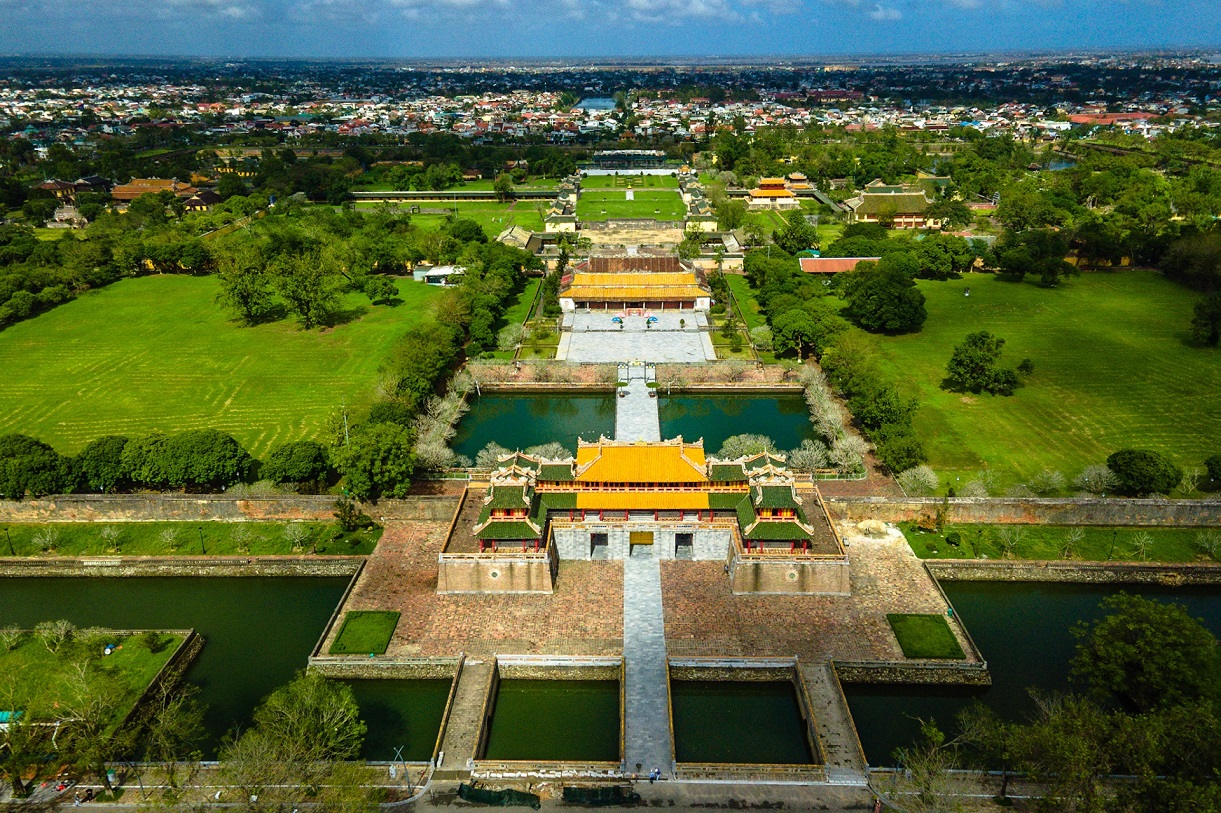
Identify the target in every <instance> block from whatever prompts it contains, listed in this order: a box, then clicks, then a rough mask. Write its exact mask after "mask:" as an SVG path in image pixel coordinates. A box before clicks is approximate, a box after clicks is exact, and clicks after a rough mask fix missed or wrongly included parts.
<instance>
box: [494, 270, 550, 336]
mask: <svg viewBox="0 0 1221 813" xmlns="http://www.w3.org/2000/svg"><path fill="white" fill-rule="evenodd" d="M542 284H543V280H542V279H541V278H539V277H531V278H530V279H528V280H526V284H525V285H524V286H523V287H522V290H521V292H520V293H519V294H518V295H517V296H515V297H514V298H513V299H512V300H510V301H509V307H507V308H506V309H505V312H504V315H503V316H502V317H500V321H501V322H502V325H501V327H503V326H504V325H520V324H522V323H523V322H525V321H526V319H527V318H528V317H529V316H530V307H531V306H532V305H533V304H534V297H535V296H536V295H537V294H538V286H540V285H542Z"/></svg>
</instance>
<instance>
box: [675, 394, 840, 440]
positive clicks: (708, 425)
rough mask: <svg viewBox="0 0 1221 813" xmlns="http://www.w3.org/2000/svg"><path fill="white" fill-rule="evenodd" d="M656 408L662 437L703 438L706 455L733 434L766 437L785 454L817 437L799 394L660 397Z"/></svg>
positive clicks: (803, 400)
mask: <svg viewBox="0 0 1221 813" xmlns="http://www.w3.org/2000/svg"><path fill="white" fill-rule="evenodd" d="M658 406H659V411H660V416H661V436H662V437H663V438H673V437H677V436H678V435H682V436H683V439H684V440H698V439H699V438H703V439H704V451H705V452H706V453H707V454H716V453H717V452H718V451H720V449H721V445H722V444H723V443H724V442H725V439H726V438H728V437H731V436H733V435H743V434H752V435H766V436H767V437H769V438H771V439H772V441H773V442H775V444H776V448H777V449H779V450H781V451H785V452H787V451H789V450H790V449H794V448H796V447H797V446H800V445H801V442H802V441H803V440H805V439H807V438H814V437H816V435H815V432H814V426H813V424H811V423H810V412H809V410H808V409H807V408H806V403H805V399H804V398H802V397H801V396H800V395H782V396H775V395H675V396H673V397H669V398H667V397H665V396H664V395H662V396H661V403H660V404H659V405H658Z"/></svg>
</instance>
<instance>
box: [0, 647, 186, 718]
mask: <svg viewBox="0 0 1221 813" xmlns="http://www.w3.org/2000/svg"><path fill="white" fill-rule="evenodd" d="M90 632H96V633H97V634H96V635H89V636H88V637H85V636H84V635H81V634H77V635H76V636H75V638H74V639H70V640H68V641H67V642H66V643H64V644H62V645H60V647H59V649H58V650H57V651H56V652H51V651H50V650H49V649H48V648H47V647H46V646H45V645H44V644H43V642H42V641H41V640H39V638H38V637H36V636H35V635H33V634H32V633H29V634H26V635H24V636H22V637H21V638H20V639H19V642H18V643H17V645H16V646H15V647H14V648H13V649H10V650H8V651H7V652H4V653H3V654H0V685H2V686H4V687H5V689H6V690H5V694H4V698H3V699H4V702H5V710H8V709H9V706H8V701H9V699H10V696H9V694H8V690H10V689H11V690H12V692H13V694H12V696H11V699H12V706H13V708H14V710H22V711H24V710H29V712H30V713H31V714H33V715H34V718H35V719H38V718H41V719H47V720H51V719H57V718H62V716H64V714H65V713H70V712H69V711H68V710H69V709H70V708H71V703H72V702H73V698H74V697H75V696H76V694H77V684H76V683H75V681H74V675H75V674H78V672H77V666H78V664H83V665H84V666H85V667H86V670H87V672H86V674H87V675H89V676H90V677H89V685H90V686H96V687H98V688H100V689H101V688H102V687H109V688H108V689H103V691H113V692H114V695H115V697H116V702H115V703H114V708H113V718H112V720H111V725H112V726H117V725H118V724H119V723H120V722H122V721H123V719H124V718H125V717H126V716H127V713H128V712H129V711H130V710H131V707H132V705H134V704H135V702H136V701H137V700H138V699H139V698H140V695H141V694H143V692H144V690H145V689H146V688H147V687H148V685H149V684H150V683H151V682H152V680H153V678H154V677H156V675H157V672H158V671H160V669H161V667H162V666H164V665H165V662H166V661H168V660H169V659H170V656H172V655H173V654H174V652H175V651H176V650H177V649H178V647H179V646H180V645H181V644H182V640H183V639H182V636H180V635H169V634H165V633H163V634H160V635H158V636H157V640H156V641H155V642H154V643H153V645H152V648H151V649H150V648H149V641H148V640H146V639H145V638H144V637H143V636H142V635H128V634H126V633H122V632H113V631H110V632H103V631H101V630H97V631H90ZM106 644H117V645H118V648H117V649H115V650H114V651H113V652H111V654H109V655H103V654H102V649H103V647H104V646H105V645H106Z"/></svg>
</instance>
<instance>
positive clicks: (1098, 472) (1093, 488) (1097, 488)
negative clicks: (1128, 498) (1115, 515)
mask: <svg viewBox="0 0 1221 813" xmlns="http://www.w3.org/2000/svg"><path fill="white" fill-rule="evenodd" d="M1118 485H1119V481H1118V480H1116V479H1115V475H1114V474H1113V473H1112V472H1111V470H1110V469H1108V468H1107V467H1106V466H1102V465H1093V466H1086V467H1085V468H1084V469H1083V470H1082V472H1081V473H1080V474H1078V475H1077V476H1076V477H1074V478H1073V488H1075V489H1077V490H1078V491H1084V492H1085V493H1086V494H1105V493H1107V492H1108V491H1114V490H1115V488H1116V487H1117V486H1118Z"/></svg>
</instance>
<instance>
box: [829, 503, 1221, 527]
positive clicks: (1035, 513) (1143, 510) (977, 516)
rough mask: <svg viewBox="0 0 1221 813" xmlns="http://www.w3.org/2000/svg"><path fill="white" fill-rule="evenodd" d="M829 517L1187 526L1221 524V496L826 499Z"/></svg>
mask: <svg viewBox="0 0 1221 813" xmlns="http://www.w3.org/2000/svg"><path fill="white" fill-rule="evenodd" d="M823 499H824V500H825V502H826V503H827V510H828V511H830V513H831V515H832V516H833V517H834V518H835V519H837V520H839V521H846V522H861V521H862V520H867V519H876V520H881V521H883V522H900V521H904V520H910V521H914V520H918V519H920V518H921V517H922V516H927V517H932V516H934V515H935V514H936V512H937V510H938V509H939V508H942V507H944V508H945V511H946V515H945V521H946V522H962V523H998V524H1010V523H1012V524H1045V525H1127V526H1159V525H1166V526H1189V527H1204V526H1216V525H1221V500H1215V499H1209V500H1144V499H1141V500H1138V499H1122V498H1116V499H1110V498H1106V499H1104V498H1081V499H1077V498H1066V499H1054V498H1053V499H1037V498H1027V499H1010V498H989V499H964V498H955V499H951V500H948V501H943V500H940V499H937V498H921V497H908V498H902V499H896V498H889V497H824V498H823Z"/></svg>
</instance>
